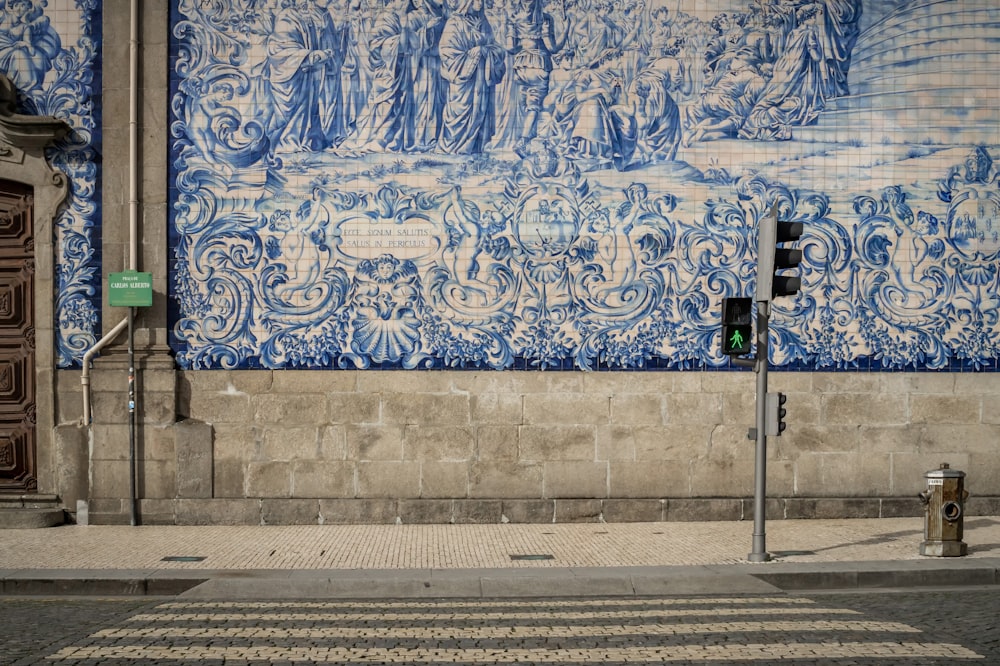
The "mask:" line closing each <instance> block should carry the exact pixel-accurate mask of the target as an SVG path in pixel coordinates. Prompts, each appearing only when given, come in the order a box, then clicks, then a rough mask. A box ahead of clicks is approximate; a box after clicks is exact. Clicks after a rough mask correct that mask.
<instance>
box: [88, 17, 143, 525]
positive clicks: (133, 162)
mask: <svg viewBox="0 0 1000 666" xmlns="http://www.w3.org/2000/svg"><path fill="white" fill-rule="evenodd" d="M129 14H130V25H129V33H130V34H129V109H128V111H129V119H128V127H129V142H128V159H129V202H128V203H129V211H128V268H129V270H133V271H134V270H137V267H138V259H137V255H138V252H137V245H138V243H137V235H138V234H137V230H138V220H139V198H138V191H139V184H138V183H139V181H138V166H139V159H138V144H139V130H138V127H139V0H131V2H130V3H129ZM132 315H133V310H132V309H131V308H129V314H128V316H127V317H126V318H125V319H123V320H121V321H120V322H118V323H117V324H116V325H115V327H114V328H112V329H111V330H110V331H108V333H107V334H106V335H105V336H104V337H102V338H101V339H100V340H98V341H97V342H96V343H95V344H94V346H93V347H91V348H90V349H88V350H87V352H86V353H85V354H84V355H83V371H82V372H81V373H80V383H81V384H82V385H83V417H82V421H83V425H84V426H86V427H87V428H89V427H90V425H91V421H92V420H93V415H92V414H91V399H90V364H91V362H92V360H93V357H94V356H95V355H96V354H97V352H98V351H100V350H101V349H103V348H104V347H105V346H107V345H108V344H109V343H110V342H112V341H113V340H114V339H115V338H116V337H118V334H119V333H121V332H122V330H123V329H125V328H126V327H127V328H128V329H129V335H128V337H129V340H128V344H129V393H130V395H129V401H130V411H131V405H132V402H133V400H132V395H131V392H132V390H133V386H134V385H133V381H134V375H135V371H134V368H133V365H134V359H133V357H132V355H133V347H132V334H133V331H132ZM133 423H134V416H132V415H131V414H130V419H129V449H130V452H129V453H130V455H129V458H130V460H129V467H130V479H131V483H130V487H131V492H130V495H131V497H130V501H131V506H132V511H131V513H132V516H131V518H132V524H133V525H135V524H136V516H135V503H136V498H135V455H134V432H133V430H132V429H133V427H134V425H133ZM87 468H88V474H87V477H88V482H89V483H90V484H91V485H93V448H92V447H91V450H90V451H89V452H88V454H87Z"/></svg>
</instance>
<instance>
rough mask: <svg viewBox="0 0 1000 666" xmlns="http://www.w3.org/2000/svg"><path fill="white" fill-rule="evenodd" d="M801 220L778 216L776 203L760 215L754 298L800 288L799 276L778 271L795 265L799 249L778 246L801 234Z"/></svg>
mask: <svg viewBox="0 0 1000 666" xmlns="http://www.w3.org/2000/svg"><path fill="white" fill-rule="evenodd" d="M802 231H803V228H802V223H801V222H785V221H779V220H778V207H777V206H774V207H773V208H772V209H771V214H770V215H768V216H766V217H762V218H761V220H760V223H759V224H758V226H757V289H756V295H755V300H756V301H758V302H760V301H770V300H771V299H772V298H776V297H779V296H792V295H794V294H795V293H797V292H798V291H799V288H800V287H801V286H802V280H801V279H800V278H799V277H798V276H797V275H785V274H783V273H781V272H780V271H784V270H787V269H789V268H796V267H797V266H798V265H799V262H801V261H802V250H797V249H793V248H787V247H777V245H778V244H779V243H791V242H793V241H796V240H798V239H799V238H800V237H801V236H802Z"/></svg>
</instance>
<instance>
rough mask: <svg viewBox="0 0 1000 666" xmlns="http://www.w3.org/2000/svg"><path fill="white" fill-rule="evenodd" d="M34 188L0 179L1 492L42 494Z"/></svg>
mask: <svg viewBox="0 0 1000 666" xmlns="http://www.w3.org/2000/svg"><path fill="white" fill-rule="evenodd" d="M32 202H33V199H32V189H31V188H30V187H28V186H26V185H22V184H20V183H15V182H12V181H7V180H0V493H12V492H21V493H24V492H37V490H38V481H37V478H36V471H35V470H36V468H35V307H34V305H35V304H34V296H35V292H34V275H35V256H34V254H35V253H34V249H35V238H34V232H33V228H32V227H33V224H32V222H33V205H32Z"/></svg>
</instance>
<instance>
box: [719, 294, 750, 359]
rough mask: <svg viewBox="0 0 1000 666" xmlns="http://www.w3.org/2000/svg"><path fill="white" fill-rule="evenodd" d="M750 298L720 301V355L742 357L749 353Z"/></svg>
mask: <svg viewBox="0 0 1000 666" xmlns="http://www.w3.org/2000/svg"><path fill="white" fill-rule="evenodd" d="M752 304H753V301H752V299H750V298H723V299H722V353H723V354H728V355H730V356H742V355H743V354H749V353H750V342H751V339H752V338H753V316H752V312H751V310H750V307H751V305H752Z"/></svg>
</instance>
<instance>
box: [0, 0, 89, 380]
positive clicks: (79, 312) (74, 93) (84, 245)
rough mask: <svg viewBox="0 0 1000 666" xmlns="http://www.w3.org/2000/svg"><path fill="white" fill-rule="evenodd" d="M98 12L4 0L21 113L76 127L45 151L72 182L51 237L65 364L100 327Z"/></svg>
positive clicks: (50, 0) (83, 0)
mask: <svg viewBox="0 0 1000 666" xmlns="http://www.w3.org/2000/svg"><path fill="white" fill-rule="evenodd" d="M100 9H101V3H100V1H99V0H76V1H75V2H70V1H69V0H0V72H3V73H4V74H6V75H7V76H8V77H9V78H10V79H11V81H12V82H13V83H14V86H15V87H16V89H17V91H18V100H17V104H18V109H17V111H18V112H19V113H23V114H32V115H34V114H38V115H47V116H56V117H57V118H60V119H62V120H65V121H66V122H67V123H68V124H69V125H70V127H71V128H72V131H71V132H70V133H69V134H68V135H67V136H66V138H64V139H62V140H61V141H60V142H58V144H56V145H55V146H52V147H51V148H50V149H49V150H48V154H47V156H48V159H49V161H50V163H51V164H52V166H53V167H55V168H56V169H58V170H59V171H62V172H63V173H64V174H66V176H67V177H68V180H69V195H68V198H67V201H66V203H65V205H64V206H63V208H62V209H61V211H60V213H59V216H58V217H57V219H56V220H55V225H54V233H55V238H54V239H53V240H54V243H55V246H56V255H57V260H56V275H55V283H56V290H57V293H56V304H55V310H56V313H57V314H56V316H57V318H58V321H56V322H54V328H55V331H56V340H55V357H56V362H57V364H58V365H59V366H60V367H69V366H72V365H74V364H76V365H78V364H79V363H80V360H81V359H82V357H83V354H84V353H85V352H86V351H87V349H89V348H90V347H91V346H92V345H93V344H94V342H95V341H96V340H97V337H98V336H97V335H95V334H96V333H98V332H99V327H98V324H99V316H100V301H101V285H100V277H101V270H100V261H101V248H100V201H101V199H100V153H101V128H100V116H101V109H100V100H101V65H100V62H101V58H100V45H101V12H100Z"/></svg>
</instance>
